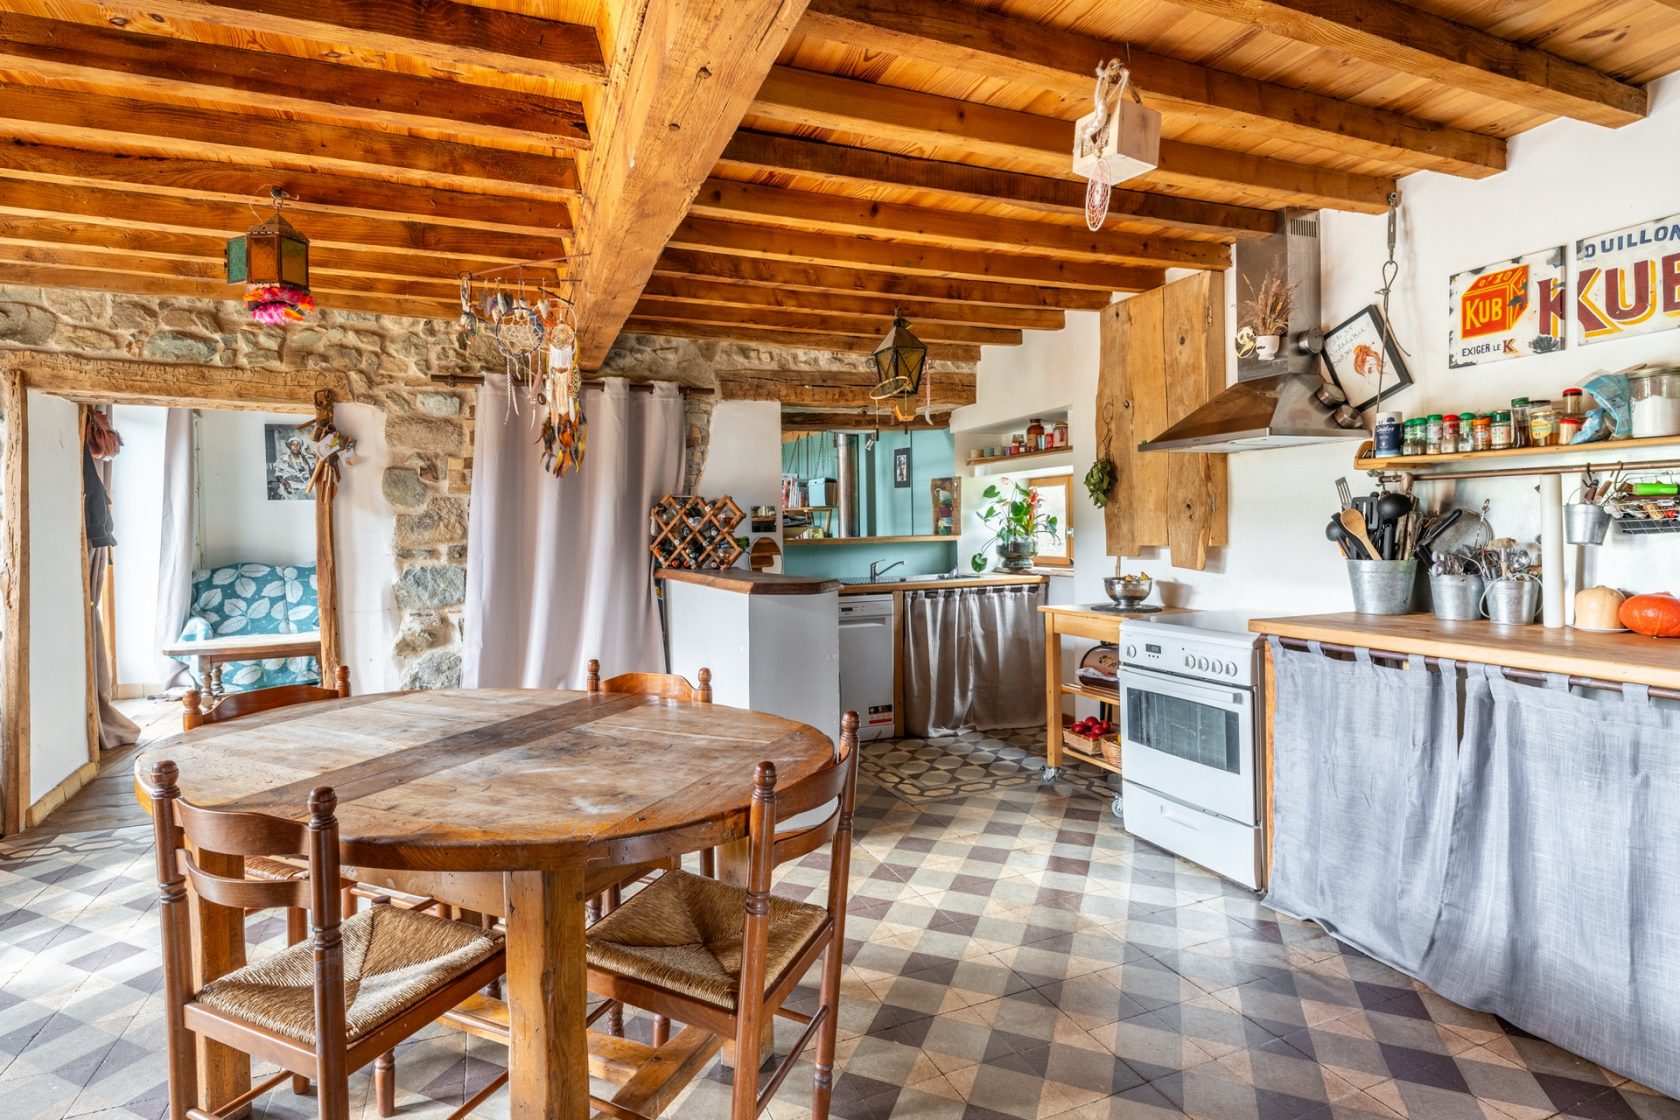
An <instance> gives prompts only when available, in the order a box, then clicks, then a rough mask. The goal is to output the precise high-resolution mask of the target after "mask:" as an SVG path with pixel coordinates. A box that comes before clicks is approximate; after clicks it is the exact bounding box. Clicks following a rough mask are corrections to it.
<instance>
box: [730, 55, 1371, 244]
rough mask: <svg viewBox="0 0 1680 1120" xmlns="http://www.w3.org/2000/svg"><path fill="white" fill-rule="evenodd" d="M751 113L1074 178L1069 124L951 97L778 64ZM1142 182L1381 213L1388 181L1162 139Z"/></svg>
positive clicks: (1137, 185)
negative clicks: (1025, 163)
mask: <svg viewBox="0 0 1680 1120" xmlns="http://www.w3.org/2000/svg"><path fill="white" fill-rule="evenodd" d="M752 111H753V115H754V116H756V117H763V118H765V119H769V120H773V121H775V122H777V123H778V124H782V125H786V126H788V127H790V128H811V127H816V128H831V129H839V130H841V131H849V132H862V133H867V134H869V135H873V136H880V137H883V138H886V139H889V140H894V141H900V142H903V143H909V144H916V145H923V146H926V145H941V146H944V147H961V148H962V149H963V150H965V151H969V152H973V153H975V154H976V155H977V156H991V157H994V158H1001V159H1018V160H1029V161H1031V162H1032V163H1034V164H1035V165H1036V166H1037V167H1039V168H1041V169H1042V170H1044V171H1046V172H1048V173H1051V174H1055V175H1058V176H1060V177H1066V178H1072V177H1073V176H1072V172H1071V171H1069V170H1068V164H1069V161H1070V153H1071V152H1072V151H1073V122H1072V121H1064V120H1058V119H1056V118H1054V117H1041V116H1036V115H1034V114H1032V113H1022V112H1017V111H1015V110H1013V109H999V108H996V107H995V106H991V105H981V104H977V103H975V102H971V101H960V100H958V99H956V98H953V97H939V96H937V95H934V94H929V93H920V92H917V91H915V90H907V89H899V88H897V87H894V86H882V85H876V84H875V83H873V82H863V81H857V80H856V79H852V78H841V77H836V76H835V75H832V74H819V73H815V72H813V71H808V70H795V69H793V68H791V67H786V66H778V67H776V68H775V69H774V70H773V71H771V73H770V75H769V77H768V78H766V79H765V82H764V85H763V87H762V88H761V89H760V90H759V93H758V98H757V100H755V101H754V102H753V109H752ZM1149 183H1168V184H1175V185H1181V186H1183V187H1185V188H1187V189H1190V190H1198V189H1200V190H1206V189H1208V188H1209V187H1212V188H1214V189H1219V188H1222V187H1223V188H1226V189H1231V188H1235V189H1239V190H1243V191H1246V192H1249V193H1260V194H1265V195H1270V196H1274V197H1276V198H1277V199H1279V201H1280V202H1297V203H1301V204H1304V205H1311V206H1321V207H1326V208H1329V209H1336V210H1354V211H1359V212H1364V213H1380V212H1382V211H1383V210H1386V209H1387V206H1388V195H1389V194H1390V192H1392V191H1393V189H1394V180H1393V179H1387V178H1378V177H1375V176H1369V175H1354V174H1350V173H1348V172H1344V171H1333V170H1331V169H1329V168H1325V167H1317V166H1311V165H1308V164H1300V163H1290V162H1288V161H1286V160H1279V159H1273V158H1270V157H1266V156H1236V155H1233V154H1232V153H1229V152H1223V151H1220V150H1218V149H1216V148H1206V147H1201V146H1199V145H1195V144H1185V143H1181V142H1177V141H1171V140H1163V141H1161V166H1160V167H1159V168H1158V169H1157V170H1155V171H1153V172H1151V173H1150V174H1148V175H1146V176H1143V177H1141V178H1139V179H1135V180H1131V181H1130V182H1129V184H1128V188H1129V189H1144V188H1145V187H1146V186H1147V184H1149Z"/></svg>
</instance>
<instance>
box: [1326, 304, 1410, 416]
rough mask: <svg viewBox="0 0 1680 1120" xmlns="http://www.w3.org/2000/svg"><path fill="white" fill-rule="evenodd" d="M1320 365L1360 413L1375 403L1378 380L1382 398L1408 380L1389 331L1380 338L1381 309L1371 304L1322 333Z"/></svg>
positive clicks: (1408, 375) (1391, 394) (1408, 383)
mask: <svg viewBox="0 0 1680 1120" xmlns="http://www.w3.org/2000/svg"><path fill="white" fill-rule="evenodd" d="M1324 364H1325V365H1326V366H1328V367H1329V368H1330V376H1331V378H1332V379H1333V380H1334V381H1335V382H1336V385H1337V387H1339V388H1340V389H1341V390H1342V392H1343V393H1344V394H1345V395H1346V396H1347V400H1348V403H1349V404H1350V405H1352V406H1353V407H1354V408H1356V409H1358V410H1359V411H1360V412H1364V411H1365V410H1366V409H1368V408H1371V407H1373V406H1374V405H1376V404H1377V403H1378V395H1377V386H1378V384H1379V382H1380V384H1381V386H1382V396H1381V399H1382V400H1387V399H1388V398H1389V397H1392V396H1393V395H1394V394H1395V393H1398V392H1399V391H1400V390H1402V389H1404V388H1406V387H1407V386H1408V385H1410V384H1411V383H1412V375H1411V372H1410V371H1409V370H1407V369H1406V363H1405V361H1404V360H1402V359H1401V357H1400V351H1399V349H1398V348H1397V347H1396V346H1395V345H1394V335H1393V333H1392V331H1391V332H1390V334H1389V336H1388V338H1387V339H1384V338H1383V317H1382V311H1381V310H1380V309H1379V308H1378V307H1377V305H1376V304H1374V303H1373V304H1371V305H1370V306H1369V307H1366V308H1365V309H1364V310H1363V311H1361V312H1359V313H1358V314H1356V315H1352V316H1350V317H1348V318H1347V319H1344V320H1343V321H1342V322H1341V323H1339V324H1337V326H1336V327H1335V328H1333V329H1332V330H1331V331H1330V333H1329V334H1327V335H1325V336H1324Z"/></svg>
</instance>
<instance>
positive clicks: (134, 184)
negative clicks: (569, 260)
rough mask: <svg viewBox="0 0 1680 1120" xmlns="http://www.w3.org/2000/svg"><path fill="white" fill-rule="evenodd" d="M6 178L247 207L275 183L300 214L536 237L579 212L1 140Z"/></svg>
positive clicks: (370, 182)
mask: <svg viewBox="0 0 1680 1120" xmlns="http://www.w3.org/2000/svg"><path fill="white" fill-rule="evenodd" d="M0 178H7V179H27V180H31V181H34V182H41V183H58V184H63V185H66V186H73V187H95V188H120V189H122V190H126V191H131V192H134V193H137V194H140V193H144V194H158V195H165V196H169V197H174V198H198V199H208V200H211V201H216V202H237V203H239V204H241V205H247V204H249V203H251V202H253V201H254V202H256V203H257V204H258V205H259V207H261V208H266V207H267V206H268V205H269V194H268V192H269V188H270V187H279V188H281V189H282V190H284V191H285V192H286V193H287V195H288V196H289V197H288V198H287V200H286V208H287V209H288V210H292V211H294V212H304V213H314V212H319V213H323V214H351V215H355V216H358V217H363V218H383V219H392V218H399V219H405V220H414V221H421V222H438V223H444V224H448V225H451V226H461V227H466V228H472V229H487V230H500V231H503V232H509V233H524V234H529V235H532V236H535V237H554V236H556V235H557V234H561V233H564V232H566V231H568V230H570V229H571V228H572V215H571V210H570V209H569V208H568V206H567V204H566V203H565V202H562V201H559V200H549V199H525V198H507V197H503V196H501V195H490V194H475V193H470V192H466V191H449V190H441V189H438V188H435V187H434V188H424V187H418V186H413V185H410V184H407V183H387V182H385V181H384V180H381V179H366V178H360V177H356V176H350V175H335V174H330V173H327V172H323V171H293V170H287V169H282V168H272V167H268V168H252V167H244V166H241V165H239V164H235V163H218V162H215V161H212V160H192V159H177V158H174V157H170V156H146V155H114V154H112V153H110V152H83V151H77V150H75V149H73V148H57V147H50V146H47V145H41V144H25V143H14V144H0ZM253 224H254V223H253Z"/></svg>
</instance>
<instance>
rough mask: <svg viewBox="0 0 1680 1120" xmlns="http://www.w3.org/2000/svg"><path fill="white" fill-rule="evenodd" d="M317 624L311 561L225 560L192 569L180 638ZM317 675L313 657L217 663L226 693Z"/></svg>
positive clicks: (313, 679) (296, 629)
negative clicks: (265, 561)
mask: <svg viewBox="0 0 1680 1120" xmlns="http://www.w3.org/2000/svg"><path fill="white" fill-rule="evenodd" d="M320 626H321V617H320V600H319V598H318V597H317V594H316V588H315V565H313V564H285V565H275V564H257V563H241V564H224V565H222V566H220V567H216V568H200V569H198V570H197V571H195V572H193V583H192V606H191V608H190V613H189V615H188V617H187V624H186V625H185V626H184V627H183V628H182V630H181V640H182V641H183V642H191V641H204V640H205V639H208V638H232V637H238V636H241V635H257V634H302V633H308V632H309V631H312V630H319V629H320ZM201 679H202V674H201ZM320 680H321V668H320V664H319V662H317V660H316V659H315V658H313V657H287V658H269V659H266V660H262V661H229V662H226V663H225V664H224V665H222V667H221V688H222V690H223V691H227V692H249V691H251V690H253V689H258V688H276V687H278V686H280V685H287V684H318V683H319V682H320Z"/></svg>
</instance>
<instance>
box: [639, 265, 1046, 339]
mask: <svg viewBox="0 0 1680 1120" xmlns="http://www.w3.org/2000/svg"><path fill="white" fill-rule="evenodd" d="M650 296H651V297H657V298H659V299H662V300H666V301H673V300H674V301H678V302H682V303H703V304H718V305H721V306H724V307H760V308H781V309H785V310H794V311H820V312H823V313H824V314H829V315H853V316H857V317H859V318H863V319H867V320H869V321H871V322H872V323H873V324H874V325H876V326H878V327H879V328H880V330H881V333H882V334H886V332H887V326H888V325H889V324H890V323H891V321H892V317H893V312H894V311H896V310H898V309H900V308H903V309H905V314H907V315H908V316H910V318H911V319H912V320H913V321H914V322H915V323H918V324H920V323H924V322H933V323H971V324H974V325H976V326H991V327H1015V328H1018V329H1023V330H1040V331H1053V330H1059V329H1061V327H1062V326H1063V325H1064V324H1065V323H1066V322H1067V319H1066V317H1065V316H1064V315H1063V314H1062V313H1061V312H1060V311H1055V310H1048V309H1036V308H1033V309H1029V308H1024V307H992V306H989V305H987V304H982V303H964V302H960V301H957V300H928V301H926V302H919V303H908V304H907V303H905V302H904V301H903V300H899V299H894V298H893V297H892V296H884V295H873V294H866V293H863V292H835V291H822V292H811V291H802V290H799V289H796V288H787V287H783V286H780V285H776V286H770V285H760V284H726V283H720V282H716V281H710V280H700V279H693V278H689V277H680V276H666V275H661V274H660V273H659V271H658V268H657V267H656V269H655V272H654V276H653V278H652V279H651V280H649V281H648V283H647V287H646V288H644V289H642V298H643V300H644V301H646V299H647V298H648V297H650Z"/></svg>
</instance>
